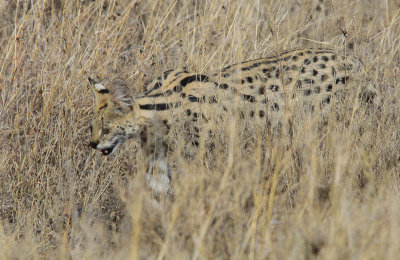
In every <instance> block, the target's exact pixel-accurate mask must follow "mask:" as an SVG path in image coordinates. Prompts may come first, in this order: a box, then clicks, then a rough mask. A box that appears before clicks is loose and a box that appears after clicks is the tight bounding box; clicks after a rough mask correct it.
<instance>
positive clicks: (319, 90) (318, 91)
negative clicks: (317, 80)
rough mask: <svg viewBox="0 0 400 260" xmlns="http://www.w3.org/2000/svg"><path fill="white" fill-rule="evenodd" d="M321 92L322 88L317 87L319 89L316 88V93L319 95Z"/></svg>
mask: <svg viewBox="0 0 400 260" xmlns="http://www.w3.org/2000/svg"><path fill="white" fill-rule="evenodd" d="M320 92H321V87H320V86H317V87H315V88H314V93H315V94H319V93H320Z"/></svg>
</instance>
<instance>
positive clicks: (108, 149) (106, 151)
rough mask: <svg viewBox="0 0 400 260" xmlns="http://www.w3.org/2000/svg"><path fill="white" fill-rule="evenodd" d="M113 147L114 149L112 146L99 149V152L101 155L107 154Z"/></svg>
mask: <svg viewBox="0 0 400 260" xmlns="http://www.w3.org/2000/svg"><path fill="white" fill-rule="evenodd" d="M113 149H114V147H111V148H106V149H101V150H100V152H101V153H102V154H103V155H109V154H111V153H112V151H113Z"/></svg>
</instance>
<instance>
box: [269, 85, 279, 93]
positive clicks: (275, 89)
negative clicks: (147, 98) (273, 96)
mask: <svg viewBox="0 0 400 260" xmlns="http://www.w3.org/2000/svg"><path fill="white" fill-rule="evenodd" d="M269 89H270V90H271V91H272V92H277V91H278V90H279V86H278V85H275V84H273V85H270V86H269Z"/></svg>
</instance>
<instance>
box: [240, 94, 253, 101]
mask: <svg viewBox="0 0 400 260" xmlns="http://www.w3.org/2000/svg"><path fill="white" fill-rule="evenodd" d="M240 96H241V97H242V99H244V100H246V101H249V102H250V103H254V102H255V101H256V98H255V97H254V96H251V95H246V94H241V95H240Z"/></svg>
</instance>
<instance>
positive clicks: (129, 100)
mask: <svg viewBox="0 0 400 260" xmlns="http://www.w3.org/2000/svg"><path fill="white" fill-rule="evenodd" d="M110 95H111V96H112V97H113V101H114V102H115V103H116V104H117V105H118V106H120V107H122V108H124V109H125V108H129V109H133V103H134V99H133V96H132V93H131V89H130V88H129V86H128V84H127V83H126V82H125V81H123V80H121V79H114V80H113V81H112V82H111V85H110Z"/></svg>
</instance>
